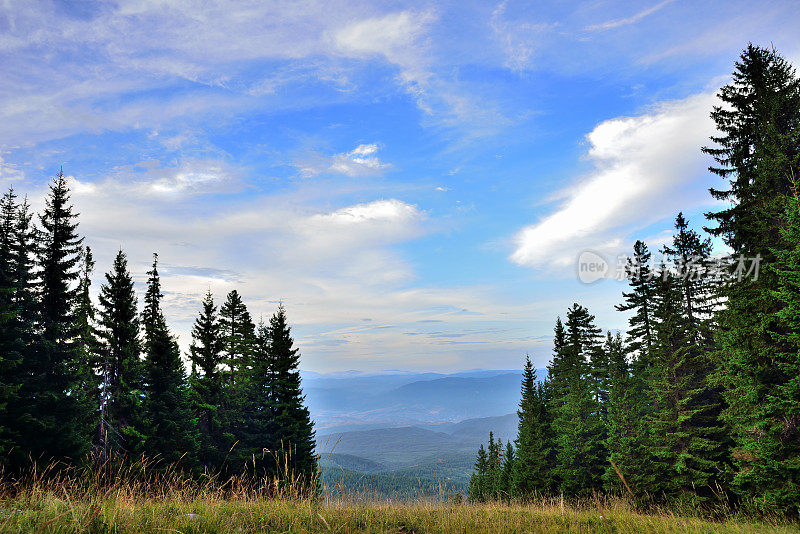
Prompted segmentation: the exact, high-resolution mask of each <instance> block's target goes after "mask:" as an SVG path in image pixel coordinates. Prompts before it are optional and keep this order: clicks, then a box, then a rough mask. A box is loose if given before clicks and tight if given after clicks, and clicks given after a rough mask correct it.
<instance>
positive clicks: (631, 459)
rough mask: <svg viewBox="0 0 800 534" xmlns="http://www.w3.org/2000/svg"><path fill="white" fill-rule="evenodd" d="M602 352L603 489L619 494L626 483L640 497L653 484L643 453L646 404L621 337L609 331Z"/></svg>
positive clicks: (648, 465) (646, 437)
mask: <svg viewBox="0 0 800 534" xmlns="http://www.w3.org/2000/svg"><path fill="white" fill-rule="evenodd" d="M603 350H604V351H605V353H606V354H607V355H608V376H609V394H608V409H607V411H606V428H607V432H608V434H607V437H606V448H607V449H608V455H609V461H608V464H607V465H606V468H605V473H604V475H603V481H604V487H605V489H606V491H608V492H610V493H616V494H622V493H624V492H626V491H627V488H626V487H625V483H627V484H628V488H631V490H630V491H631V492H632V493H633V494H634V495H636V496H637V497H641V496H643V495H644V493H645V492H646V491H648V490H649V489H650V488H652V485H653V482H654V479H653V477H652V476H651V473H652V471H653V470H652V467H651V465H650V462H649V460H648V456H647V454H646V450H647V449H646V448H647V445H648V443H649V439H650V437H649V435H648V434H647V426H646V424H645V420H644V417H645V414H646V413H647V412H648V410H647V403H646V400H645V399H644V398H643V392H642V388H641V387H640V385H639V383H638V382H637V381H636V379H635V378H634V376H633V375H632V374H631V369H630V363H629V361H628V347H626V346H625V344H624V343H623V341H622V336H621V335H620V334H616V335H614V336H612V335H611V332H609V333H608V334H607V336H606V342H605V345H604V347H603ZM618 471H619V472H618ZM622 478H624V479H625V480H624V482H623V480H622Z"/></svg>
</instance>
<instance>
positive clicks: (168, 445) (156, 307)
mask: <svg viewBox="0 0 800 534" xmlns="http://www.w3.org/2000/svg"><path fill="white" fill-rule="evenodd" d="M147 274H148V280H147V293H145V298H144V311H143V312H142V323H143V324H144V347H145V360H144V368H145V378H146V385H145V393H146V397H145V403H144V414H145V415H144V417H145V420H146V424H147V442H146V444H145V450H146V452H147V453H148V455H150V456H151V457H157V458H159V459H161V460H163V461H164V462H165V464H167V465H174V464H176V463H177V462H179V461H181V462H183V463H184V465H189V466H191V465H193V464H194V463H195V462H196V460H197V458H196V453H197V449H198V448H199V441H200V437H199V435H198V431H197V420H196V419H195V418H194V416H193V413H192V406H191V400H190V396H189V386H188V382H187V377H186V370H185V369H184V366H183V362H182V361H181V353H180V349H179V348H178V342H177V341H176V340H175V338H174V337H173V336H172V334H171V333H170V331H169V327H167V322H166V319H165V318H164V312H163V311H162V308H161V299H162V298H163V295H162V293H161V278H160V277H159V274H158V255H157V254H153V267H152V269H151V270H150V271H148V273H147Z"/></svg>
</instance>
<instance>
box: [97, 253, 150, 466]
mask: <svg viewBox="0 0 800 534" xmlns="http://www.w3.org/2000/svg"><path fill="white" fill-rule="evenodd" d="M105 278H106V282H105V284H103V285H102V286H101V287H100V321H99V323H100V327H101V328H100V338H101V339H102V341H103V343H104V345H105V349H106V350H107V351H108V360H109V365H108V377H107V382H108V393H107V407H106V408H107V409H106V413H107V414H108V415H107V421H108V430H107V440H108V446H109V447H110V448H111V449H113V450H119V451H124V452H128V453H134V452H136V453H138V452H141V451H142V447H143V446H144V440H145V437H146V436H145V434H144V421H143V420H142V415H143V411H142V401H143V397H144V367H143V362H142V358H141V355H142V344H141V338H140V332H139V328H140V323H139V313H138V311H137V309H136V293H135V292H134V287H133V278H132V277H131V274H130V272H129V271H128V259H127V257H126V256H125V253H124V252H122V250H120V251H119V252H117V255H116V257H115V258H114V265H113V267H112V269H111V271H110V272H108V273H106V275H105Z"/></svg>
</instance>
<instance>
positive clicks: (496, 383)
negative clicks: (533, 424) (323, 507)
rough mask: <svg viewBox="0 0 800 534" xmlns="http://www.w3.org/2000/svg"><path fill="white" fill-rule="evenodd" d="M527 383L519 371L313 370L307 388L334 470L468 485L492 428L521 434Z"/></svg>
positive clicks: (507, 435) (509, 435) (504, 435)
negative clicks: (520, 413) (522, 395)
mask: <svg viewBox="0 0 800 534" xmlns="http://www.w3.org/2000/svg"><path fill="white" fill-rule="evenodd" d="M537 374H538V376H540V377H542V376H544V370H538V371H537ZM521 379H522V372H521V371H517V370H514V371H508V370H474V371H467V372H460V373H453V374H439V373H408V372H387V373H383V374H362V373H358V372H347V373H336V374H317V373H308V372H307V373H304V374H303V391H304V392H305V394H306V402H307V404H308V406H309V408H310V410H311V414H312V417H313V419H314V421H315V426H316V430H317V450H318V452H319V453H320V455H321V458H322V463H323V466H324V467H325V468H326V469H327V470H328V471H330V470H331V469H334V470H337V472H338V471H341V472H344V473H347V472H358V473H372V474H375V475H376V476H380V477H384V478H385V475H387V474H390V475H391V476H392V480H393V484H394V485H396V484H397V478H398V477H400V478H401V479H402V478H403V477H406V478H409V479H414V480H416V479H418V478H436V479H445V480H449V481H454V483H459V484H461V483H464V482H466V480H467V479H468V477H469V473H470V472H471V470H472V463H473V461H474V457H475V453H476V451H477V449H478V446H479V445H480V444H481V443H485V442H486V441H487V439H488V435H489V431H492V432H494V433H495V436H497V437H499V438H500V439H502V440H503V442H506V441H508V440H513V439H514V437H515V436H516V431H517V415H516V410H517V403H518V402H519V396H520V382H521ZM345 478H346V477H345ZM337 483H341V478H339V479H337Z"/></svg>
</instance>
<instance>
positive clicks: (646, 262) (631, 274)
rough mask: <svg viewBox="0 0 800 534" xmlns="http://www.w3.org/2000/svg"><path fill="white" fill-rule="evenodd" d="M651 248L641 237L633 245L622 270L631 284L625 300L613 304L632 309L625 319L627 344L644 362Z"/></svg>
mask: <svg viewBox="0 0 800 534" xmlns="http://www.w3.org/2000/svg"><path fill="white" fill-rule="evenodd" d="M650 259H651V255H650V251H649V250H647V245H645V244H644V242H642V241H636V243H634V245H633V256H632V257H631V258H628V263H627V265H626V267H625V272H626V273H627V276H628V281H629V283H630V285H631V292H630V293H624V292H623V293H622V297H623V298H624V299H625V303H624V304H619V305H617V306H616V309H617V310H618V311H622V312H626V311H632V312H633V315H632V316H631V318H630V319H629V320H628V324H629V325H630V328H629V329H628V347H629V349H630V351H631V353H633V354H635V355H638V357H639V359H640V360H641V361H642V362H644V361H645V359H646V356H647V354H648V351H649V350H650V347H651V346H652V345H653V319H652V316H653V291H654V284H655V280H654V276H653V273H652V270H651V266H650Z"/></svg>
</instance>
